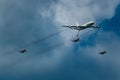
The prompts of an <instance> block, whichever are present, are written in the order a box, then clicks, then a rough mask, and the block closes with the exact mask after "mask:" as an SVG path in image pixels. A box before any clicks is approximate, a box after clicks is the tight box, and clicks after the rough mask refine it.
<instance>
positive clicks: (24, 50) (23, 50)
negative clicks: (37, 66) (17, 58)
mask: <svg viewBox="0 0 120 80" xmlns="http://www.w3.org/2000/svg"><path fill="white" fill-rule="evenodd" d="M19 52H20V53H25V52H27V50H26V49H21V50H20V51H19Z"/></svg>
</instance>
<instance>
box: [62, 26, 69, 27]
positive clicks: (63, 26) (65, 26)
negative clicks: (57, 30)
mask: <svg viewBox="0 0 120 80" xmlns="http://www.w3.org/2000/svg"><path fill="white" fill-rule="evenodd" d="M62 27H70V26H62Z"/></svg>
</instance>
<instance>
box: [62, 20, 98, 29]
mask: <svg viewBox="0 0 120 80" xmlns="http://www.w3.org/2000/svg"><path fill="white" fill-rule="evenodd" d="M62 27H68V28H70V29H74V30H79V31H80V30H84V29H87V28H100V26H94V22H93V21H90V22H87V23H85V24H83V25H79V23H78V22H76V25H75V26H67V25H64V26H62Z"/></svg>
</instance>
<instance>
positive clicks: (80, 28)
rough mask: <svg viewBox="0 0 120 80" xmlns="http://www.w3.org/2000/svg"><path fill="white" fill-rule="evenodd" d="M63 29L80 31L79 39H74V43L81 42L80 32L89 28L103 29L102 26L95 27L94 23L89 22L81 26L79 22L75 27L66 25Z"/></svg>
mask: <svg viewBox="0 0 120 80" xmlns="http://www.w3.org/2000/svg"><path fill="white" fill-rule="evenodd" d="M62 27H68V28H70V29H73V30H78V33H77V37H76V38H75V39H73V40H72V41H73V42H78V41H79V38H78V36H79V32H80V30H84V29H87V28H95V29H96V28H101V27H100V26H94V21H89V22H87V23H85V24H83V25H79V23H78V22H76V25H75V26H68V25H64V26H62Z"/></svg>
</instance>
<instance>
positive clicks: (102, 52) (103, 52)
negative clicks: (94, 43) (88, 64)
mask: <svg viewBox="0 0 120 80" xmlns="http://www.w3.org/2000/svg"><path fill="white" fill-rule="evenodd" d="M106 53H107V52H106V51H101V52H99V54H101V55H103V54H106Z"/></svg>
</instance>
